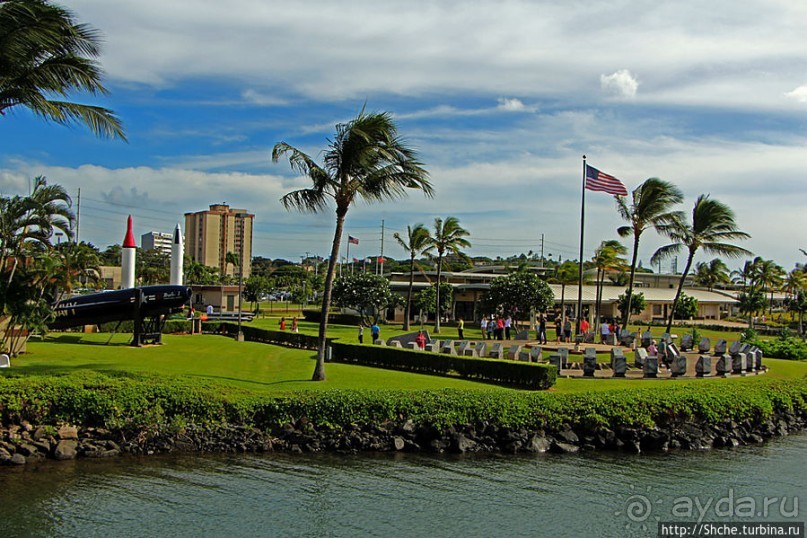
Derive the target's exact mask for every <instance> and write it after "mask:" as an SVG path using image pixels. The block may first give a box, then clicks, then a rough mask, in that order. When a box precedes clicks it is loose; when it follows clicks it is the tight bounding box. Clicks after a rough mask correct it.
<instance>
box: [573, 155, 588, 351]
mask: <svg viewBox="0 0 807 538" xmlns="http://www.w3.org/2000/svg"><path fill="white" fill-rule="evenodd" d="M585 223H586V156H585V155H583V195H582V201H581V203H580V260H579V262H580V263H579V270H578V274H577V316H576V317H577V319H576V320H575V321H576V323H575V326H576V328H575V334H578V335H579V334H580V316H581V315H582V314H583V232H584V231H585Z"/></svg>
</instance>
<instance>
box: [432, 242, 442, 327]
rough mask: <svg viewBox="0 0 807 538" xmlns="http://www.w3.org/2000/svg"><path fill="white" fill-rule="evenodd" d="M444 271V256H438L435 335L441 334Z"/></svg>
mask: <svg viewBox="0 0 807 538" xmlns="http://www.w3.org/2000/svg"><path fill="white" fill-rule="evenodd" d="M442 269H443V255H442V254H441V255H439V256H437V293H436V295H437V306H436V307H435V309H434V310H435V311H436V312H437V315H436V316H435V319H434V334H440V275H441V274H442Z"/></svg>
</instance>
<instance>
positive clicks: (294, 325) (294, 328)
mask: <svg viewBox="0 0 807 538" xmlns="http://www.w3.org/2000/svg"><path fill="white" fill-rule="evenodd" d="M291 332H293V333H299V332H300V326H299V325H298V324H297V316H295V317H293V318H292V319H291Z"/></svg>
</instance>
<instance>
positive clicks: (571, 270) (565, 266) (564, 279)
mask: <svg viewBox="0 0 807 538" xmlns="http://www.w3.org/2000/svg"><path fill="white" fill-rule="evenodd" d="M579 277H580V268H579V267H578V265H577V263H576V262H563V263H562V264H560V265H559V266H558V268H557V269H556V270H555V276H554V277H553V278H552V280H553V281H555V282H556V283H558V284H560V315H561V323H565V322H566V286H568V285H570V284H577V283H578V282H579Z"/></svg>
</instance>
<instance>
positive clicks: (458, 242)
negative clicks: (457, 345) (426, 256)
mask: <svg viewBox="0 0 807 538" xmlns="http://www.w3.org/2000/svg"><path fill="white" fill-rule="evenodd" d="M469 235H470V234H469V233H468V230H466V229H465V228H463V227H462V226H460V221H459V219H458V218H457V217H447V218H446V220H443V219H441V218H439V217H438V218H436V219H434V235H433V236H431V237H430V238H429V243H430V246H429V248H428V249H427V251H431V250H435V251H437V287H436V289H437V315H436V316H435V320H434V333H435V334H440V282H441V280H440V278H441V276H442V272H443V257H445V255H446V254H456V255H460V249H461V248H468V247H470V246H471V243H470V242H469V241H468V240H467V239H465V238H466V237H468V236H469Z"/></svg>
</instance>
